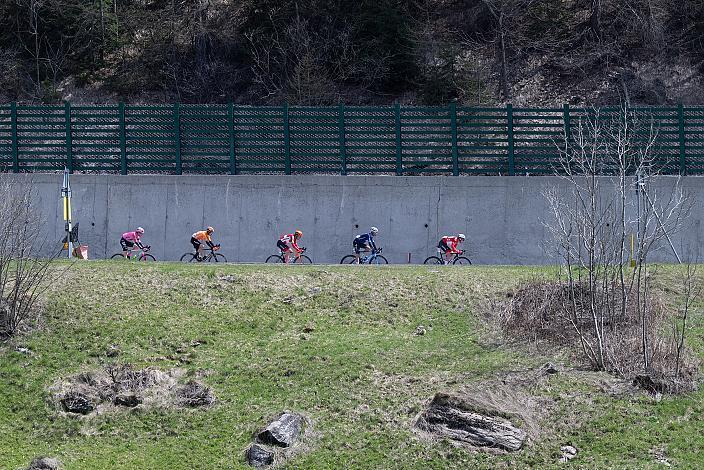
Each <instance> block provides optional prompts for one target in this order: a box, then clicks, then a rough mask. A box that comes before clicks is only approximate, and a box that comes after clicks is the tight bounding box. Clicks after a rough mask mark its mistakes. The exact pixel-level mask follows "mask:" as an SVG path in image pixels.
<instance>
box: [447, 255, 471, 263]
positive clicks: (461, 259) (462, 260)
mask: <svg viewBox="0 0 704 470" xmlns="http://www.w3.org/2000/svg"><path fill="white" fill-rule="evenodd" d="M452 264H472V262H471V261H470V260H469V258H467V257H466V256H458V257H457V259H456V260H455V261H453V262H452Z"/></svg>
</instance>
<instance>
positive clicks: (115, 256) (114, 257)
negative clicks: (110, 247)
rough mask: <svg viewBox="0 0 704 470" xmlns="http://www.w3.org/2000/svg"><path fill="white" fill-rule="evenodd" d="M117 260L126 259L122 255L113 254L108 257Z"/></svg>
mask: <svg viewBox="0 0 704 470" xmlns="http://www.w3.org/2000/svg"><path fill="white" fill-rule="evenodd" d="M118 258H123V259H126V258H125V257H124V256H122V253H115V254H114V255H112V256H111V257H110V259H118Z"/></svg>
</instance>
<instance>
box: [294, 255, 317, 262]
mask: <svg viewBox="0 0 704 470" xmlns="http://www.w3.org/2000/svg"><path fill="white" fill-rule="evenodd" d="M296 264H313V260H311V259H310V258H309V257H307V256H306V255H301V256H299V257H298V259H296Z"/></svg>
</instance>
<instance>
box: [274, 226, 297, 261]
mask: <svg viewBox="0 0 704 470" xmlns="http://www.w3.org/2000/svg"><path fill="white" fill-rule="evenodd" d="M302 236H303V232H301V231H300V230H296V231H295V232H293V233H289V234H288V235H283V236H282V237H281V238H279V241H277V242H276V246H277V247H278V248H279V250H281V253H283V254H284V263H288V262H289V259H290V257H291V252H292V251H295V252H296V256H299V255H300V254H301V253H303V250H304V248H300V247H299V246H298V240H300V238H301V237H302ZM289 243H290V244H291V246H289ZM291 248H293V250H291Z"/></svg>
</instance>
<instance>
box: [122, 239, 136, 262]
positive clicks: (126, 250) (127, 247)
mask: <svg viewBox="0 0 704 470" xmlns="http://www.w3.org/2000/svg"><path fill="white" fill-rule="evenodd" d="M120 246H121V247H122V256H124V257H125V258H126V257H128V256H129V255H130V254H131V253H132V248H134V243H132V242H130V241H128V240H125V239H124V238H120Z"/></svg>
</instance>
